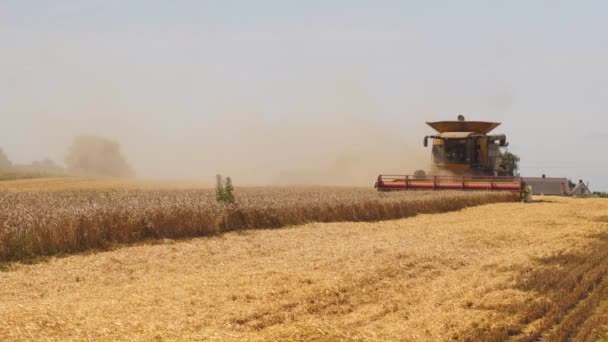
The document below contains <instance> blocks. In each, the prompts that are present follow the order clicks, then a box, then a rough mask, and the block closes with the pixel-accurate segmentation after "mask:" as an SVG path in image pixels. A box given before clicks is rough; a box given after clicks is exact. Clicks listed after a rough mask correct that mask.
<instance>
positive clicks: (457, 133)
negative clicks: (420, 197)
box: [376, 115, 524, 192]
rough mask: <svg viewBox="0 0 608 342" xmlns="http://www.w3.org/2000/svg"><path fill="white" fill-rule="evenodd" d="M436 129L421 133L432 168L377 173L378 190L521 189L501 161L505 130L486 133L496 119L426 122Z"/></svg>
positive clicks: (490, 129)
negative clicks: (412, 172) (425, 134)
mask: <svg viewBox="0 0 608 342" xmlns="http://www.w3.org/2000/svg"><path fill="white" fill-rule="evenodd" d="M427 124H428V125H429V126H430V127H431V128H433V129H434V130H435V131H436V132H437V133H436V134H434V135H429V136H426V137H424V146H425V147H428V145H429V142H431V146H432V150H431V159H432V164H431V169H430V170H429V171H422V170H418V171H416V172H415V173H414V175H413V176H408V175H380V176H378V180H377V182H376V188H377V189H378V190H379V191H391V190H506V191H519V192H522V190H523V188H524V184H523V182H522V180H521V178H519V177H514V176H513V169H512V168H509V167H508V166H505V165H503V163H502V160H501V151H500V148H501V147H506V146H508V143H507V137H506V136H505V135H504V134H489V133H490V132H492V131H493V130H494V129H495V128H496V127H498V126H499V125H500V123H498V122H485V121H466V120H465V118H464V116H462V115H460V116H458V120H457V121H437V122H427Z"/></svg>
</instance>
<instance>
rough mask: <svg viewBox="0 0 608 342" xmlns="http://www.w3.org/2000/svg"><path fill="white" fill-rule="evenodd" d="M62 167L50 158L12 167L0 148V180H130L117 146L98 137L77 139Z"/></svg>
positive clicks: (127, 167) (132, 171)
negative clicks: (79, 178) (102, 178)
mask: <svg viewBox="0 0 608 342" xmlns="http://www.w3.org/2000/svg"><path fill="white" fill-rule="evenodd" d="M64 165H65V166H62V165H59V164H57V163H56V162H55V161H53V160H51V159H43V160H39V161H34V162H32V163H30V164H14V163H12V162H11V160H10V159H9V158H8V156H7V155H6V153H5V152H4V151H3V150H2V148H0V174H4V177H3V178H0V179H17V178H34V177H44V176H71V175H73V176H84V177H104V178H105V177H110V178H132V177H134V176H135V172H134V170H133V168H132V167H131V166H130V165H129V163H128V162H127V160H126V158H125V157H124V156H123V154H122V151H121V148H120V144H119V143H118V142H116V141H113V140H110V139H106V138H104V137H99V136H90V135H89V136H84V135H83V136H77V137H75V138H74V140H73V141H72V143H71V145H70V146H69V147H68V149H67V152H66V155H65V159H64Z"/></svg>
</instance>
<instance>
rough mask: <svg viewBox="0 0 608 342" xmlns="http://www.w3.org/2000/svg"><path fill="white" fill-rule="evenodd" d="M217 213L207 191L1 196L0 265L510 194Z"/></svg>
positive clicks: (353, 199)
mask: <svg viewBox="0 0 608 342" xmlns="http://www.w3.org/2000/svg"><path fill="white" fill-rule="evenodd" d="M236 196H237V199H238V202H237V204H236V205H233V206H228V207H226V206H221V205H219V204H217V203H216V202H215V200H214V192H213V189H190V190H183V189H182V190H179V189H177V190H142V189H128V188H116V189H100V190H83V191H74V190H69V191H46V192H45V191H40V192H15V191H4V192H0V227H1V228H0V260H3V261H13V260H23V259H28V258H32V257H37V256H44V255H52V254H56V253H71V252H77V251H82V250H86V249H91V248H95V249H104V248H108V247H110V246H112V245H114V244H121V243H132V242H136V241H141V240H146V239H160V238H172V239H175V238H186V237H194V236H203V235H209V234H214V233H217V232H221V231H228V230H240V229H251V228H276V227H283V226H287V225H295V224H303V223H307V222H336V221H376V220H384V219H395V218H402V217H408V216H413V215H416V214H418V213H437V212H445V211H450V210H457V209H461V208H464V207H469V206H474V205H479V204H486V203H496V202H506V201H513V200H516V197H515V196H514V195H513V194H509V193H488V192H478V193H473V192H468V193H462V192H448V193H438V192H415V193H412V192H408V193H391V194H380V193H377V192H375V191H373V190H372V189H366V188H337V187H336V188H333V187H246V188H241V189H237V192H236Z"/></svg>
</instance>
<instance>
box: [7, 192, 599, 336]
mask: <svg viewBox="0 0 608 342" xmlns="http://www.w3.org/2000/svg"><path fill="white" fill-rule="evenodd" d="M607 258H608V201H606V200H600V199H586V200H577V199H566V198H550V197H546V198H538V199H537V200H536V201H535V202H534V203H530V204H522V203H497V204H490V205H485V206H477V207H473V208H466V209H463V210H461V211H456V212H449V213H442V214H432V215H426V214H423V215H418V216H416V217H410V218H406V219H399V220H392V221H383V222H358V223H356V222H337V223H309V224H305V225H301V226H293V227H287V228H279V229H274V230H248V231H236V232H229V233H226V234H222V235H219V236H212V237H205V238H196V239H190V240H186V241H174V240H169V239H165V240H164V241H163V242H162V243H159V244H156V245H150V244H145V245H139V246H131V247H125V248H120V249H116V250H113V251H108V252H99V253H93V254H84V255H82V254H81V255H72V256H68V257H64V258H53V259H50V260H49V261H48V262H44V263H37V264H34V265H24V264H12V265H10V266H6V267H5V269H4V271H5V272H0V283H1V284H2V291H0V340H6V341H21V340H49V341H65V340H95V341H116V340H124V341H133V340H143V341H150V340H157V341H207V340H211V341H223V340H227V341H228V340H229V341H232V340H243V341H276V340H287V341H311V340H321V341H336V340H343V341H448V340H456V341H507V340H513V341H536V340H539V339H542V340H545V341H567V340H574V341H594V342H595V341H598V340H602V339H604V338H606V336H607V335H606V333H607V332H608V301H606V298H608V297H607V294H608V277H607V275H608V263H606V260H607Z"/></svg>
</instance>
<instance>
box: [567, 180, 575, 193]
mask: <svg viewBox="0 0 608 342" xmlns="http://www.w3.org/2000/svg"><path fill="white" fill-rule="evenodd" d="M575 186H576V183H574V182H573V181H572V179H568V188H569V189H570V190H572V189H574V187H575Z"/></svg>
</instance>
